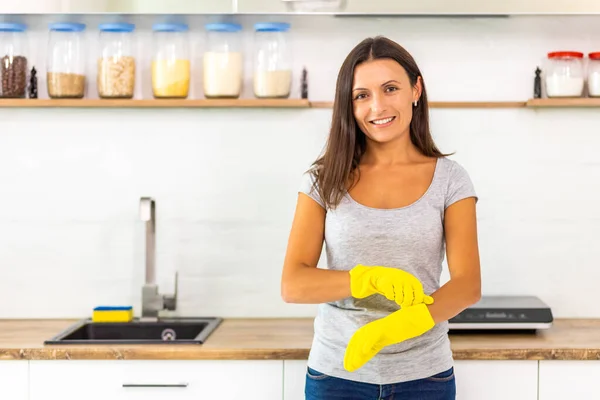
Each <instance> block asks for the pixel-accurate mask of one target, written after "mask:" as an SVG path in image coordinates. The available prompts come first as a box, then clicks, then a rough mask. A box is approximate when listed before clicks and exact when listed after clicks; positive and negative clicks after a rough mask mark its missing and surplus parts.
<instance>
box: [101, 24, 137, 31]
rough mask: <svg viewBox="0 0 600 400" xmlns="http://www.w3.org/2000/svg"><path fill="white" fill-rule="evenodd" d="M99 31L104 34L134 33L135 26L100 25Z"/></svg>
mask: <svg viewBox="0 0 600 400" xmlns="http://www.w3.org/2000/svg"><path fill="white" fill-rule="evenodd" d="M98 29H100V30H101V31H103V32H133V30H134V29H135V25H134V24H128V23H125V22H119V23H110V24H100V25H98Z"/></svg>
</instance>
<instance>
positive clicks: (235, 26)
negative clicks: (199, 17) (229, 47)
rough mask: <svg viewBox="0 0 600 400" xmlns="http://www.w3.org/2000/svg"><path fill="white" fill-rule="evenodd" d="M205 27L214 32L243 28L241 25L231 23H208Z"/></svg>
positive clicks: (234, 30) (237, 30)
mask: <svg viewBox="0 0 600 400" xmlns="http://www.w3.org/2000/svg"><path fill="white" fill-rule="evenodd" d="M204 28H206V30H207V31H212V32H239V31H241V30H242V26H241V25H239V24H230V23H218V24H207V25H205V26H204Z"/></svg>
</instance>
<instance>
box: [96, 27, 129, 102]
mask: <svg viewBox="0 0 600 400" xmlns="http://www.w3.org/2000/svg"><path fill="white" fill-rule="evenodd" d="M99 29H100V38H99V40H100V55H99V57H98V60H97V64H98V75H97V85H98V95H99V96H100V97H101V98H127V99H130V98H132V97H133V91H134V87H135V54H134V48H133V31H134V29H135V25H133V24H128V23H108V24H101V25H100V26H99Z"/></svg>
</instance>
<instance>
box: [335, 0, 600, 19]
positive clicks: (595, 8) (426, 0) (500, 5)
mask: <svg viewBox="0 0 600 400" xmlns="http://www.w3.org/2000/svg"><path fill="white" fill-rule="evenodd" d="M344 12H347V13H364V14H377V13H394V14H486V15H495V14H522V13H525V14H529V13H534V14H545V13H559V14H569V13H590V12H600V2H599V1H597V0H553V1H547V0H503V1H481V0H419V1H387V0H370V1H362V0H347V7H346V8H345V10H344Z"/></svg>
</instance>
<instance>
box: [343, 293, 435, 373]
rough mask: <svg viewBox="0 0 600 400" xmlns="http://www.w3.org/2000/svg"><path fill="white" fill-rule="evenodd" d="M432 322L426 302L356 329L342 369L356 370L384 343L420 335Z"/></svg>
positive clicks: (383, 345) (381, 347)
mask: <svg viewBox="0 0 600 400" xmlns="http://www.w3.org/2000/svg"><path fill="white" fill-rule="evenodd" d="M434 325H435V322H434V321H433V318H432V317H431V314H430V313H429V309H428V307H427V306H426V305H425V304H418V305H416V306H412V307H406V308H402V309H400V310H398V311H396V312H393V313H391V314H390V315H388V316H387V317H384V318H381V319H378V320H376V321H373V322H370V323H368V324H366V325H365V326H363V327H361V328H359V329H358V330H357V331H356V332H355V333H354V335H352V338H350V342H348V346H347V347H346V353H345V355H344V368H345V369H346V370H348V371H350V372H353V371H356V370H357V369H359V368H360V367H362V366H363V365H364V364H365V363H367V362H368V361H369V360H370V359H371V358H373V357H374V356H375V354H377V353H378V352H379V351H380V350H381V349H383V348H384V347H385V346H389V345H392V344H396V343H400V342H403V341H405V340H408V339H412V338H414V337H417V336H420V335H422V334H424V333H425V332H427V331H428V330H430V329H431V328H433V327H434Z"/></svg>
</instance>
